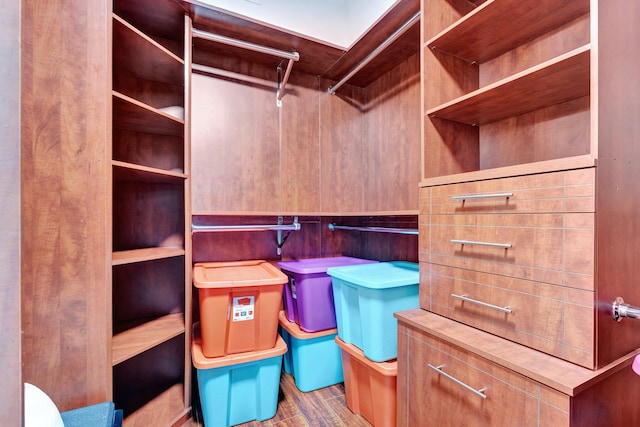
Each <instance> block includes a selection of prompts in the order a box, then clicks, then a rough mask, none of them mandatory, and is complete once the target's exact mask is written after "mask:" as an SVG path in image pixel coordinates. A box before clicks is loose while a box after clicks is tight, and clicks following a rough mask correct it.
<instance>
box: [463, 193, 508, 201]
mask: <svg viewBox="0 0 640 427" xmlns="http://www.w3.org/2000/svg"><path fill="white" fill-rule="evenodd" d="M496 197H513V193H492V194H463V195H462V196H452V197H451V199H452V200H467V199H492V198H496Z"/></svg>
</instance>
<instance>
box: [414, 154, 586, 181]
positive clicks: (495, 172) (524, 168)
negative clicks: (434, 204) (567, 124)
mask: <svg viewBox="0 0 640 427" xmlns="http://www.w3.org/2000/svg"><path fill="white" fill-rule="evenodd" d="M596 163H597V159H596V158H594V157H593V156H592V155H590V154H585V155H583V156H575V157H564V158H560V159H554V160H546V161H543V162H534V163H526V164H518V165H513V166H505V167H501V168H493V169H484V170H479V171H473V172H465V173H458V174H453V175H444V176H438V177H433V178H427V179H424V180H422V181H421V182H420V187H433V186H435V185H447V184H457V183H460V182H473V181H483V180H486V179H496V178H507V177H512V176H520V175H531V174H537V173H545V172H555V171H560V170H571V169H582V168H588V167H593V166H595V165H596Z"/></svg>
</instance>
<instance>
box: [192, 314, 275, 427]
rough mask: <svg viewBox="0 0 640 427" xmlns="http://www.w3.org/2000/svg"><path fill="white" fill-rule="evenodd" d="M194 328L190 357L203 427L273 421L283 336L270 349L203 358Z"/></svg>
mask: <svg viewBox="0 0 640 427" xmlns="http://www.w3.org/2000/svg"><path fill="white" fill-rule="evenodd" d="M196 326H199V325H197V324H196V325H194V339H193V345H192V352H191V354H192V360H193V364H194V366H195V367H196V371H197V378H198V391H199V394H200V405H201V407H202V416H203V419H204V425H205V427H229V426H234V425H237V424H243V423H246V422H249V421H253V420H257V421H265V420H268V419H270V418H273V417H274V416H275V415H276V412H277V410H278V391H279V389H280V374H281V371H282V357H283V354H284V353H286V352H287V345H286V343H285V341H284V340H283V339H282V337H278V339H277V341H276V346H275V347H274V348H273V349H269V350H260V351H253V352H247V353H236V354H231V355H228V356H223V357H215V358H206V357H204V355H203V353H202V347H201V343H200V337H199V333H198V332H199V331H198V330H196Z"/></svg>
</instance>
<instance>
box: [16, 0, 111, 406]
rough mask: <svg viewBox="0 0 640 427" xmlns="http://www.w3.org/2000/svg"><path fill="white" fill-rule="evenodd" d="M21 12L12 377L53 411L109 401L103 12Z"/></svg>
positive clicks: (51, 7)
mask: <svg viewBox="0 0 640 427" xmlns="http://www.w3.org/2000/svg"><path fill="white" fill-rule="evenodd" d="M108 3H109V2H104V1H73V2H68V1H67V2H61V1H52V2H47V3H46V4H45V3H42V2H35V1H23V2H22V86H21V91H22V92H21V95H22V106H21V113H22V133H21V139H22V144H21V150H22V163H21V167H22V178H21V179H22V193H21V195H22V249H21V251H22V252H21V256H22V260H21V266H22V280H21V283H22V289H21V296H22V305H21V309H22V329H23V331H24V335H23V343H22V344H23V346H22V369H23V380H24V381H27V382H30V383H33V384H35V385H37V386H38V387H40V388H42V389H43V390H44V391H45V392H46V393H47V394H48V395H49V396H50V397H51V398H52V399H53V401H54V402H55V403H56V404H57V406H58V408H59V409H60V410H63V411H64V410H68V409H72V408H78V407H81V406H86V405H88V404H93V403H99V402H102V401H105V400H109V398H110V395H111V379H110V367H109V366H108V365H109V364H108V354H109V350H110V348H109V342H110V336H111V330H110V314H109V311H110V307H111V296H110V293H109V292H108V290H109V288H110V282H111V276H110V267H109V265H110V261H109V258H110V256H111V250H110V238H109V237H108V230H109V228H110V225H109V221H110V211H111V205H110V203H108V200H109V197H108V194H107V192H108V191H109V181H110V180H109V176H110V173H111V165H110V157H111V153H110V149H109V147H110V142H109V141H110V140H111V131H110V129H111V127H110V117H111V103H110V97H111V87H110V81H111V80H110V73H111V71H110V68H111V67H110V59H109V58H110V55H111V45H110V41H109V31H110V30H109V28H110V16H111V11H110V4H108Z"/></svg>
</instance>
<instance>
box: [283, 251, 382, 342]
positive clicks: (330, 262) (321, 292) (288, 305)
mask: <svg viewBox="0 0 640 427" xmlns="http://www.w3.org/2000/svg"><path fill="white" fill-rule="evenodd" d="M376 262H377V261H373V260H368V259H361V258H351V257H346V256H341V257H331V258H307V259H299V260H292V261H280V262H279V263H278V267H280V269H281V270H282V272H283V273H285V274H286V275H287V276H288V277H289V283H288V284H286V285H285V287H284V294H283V297H284V310H285V315H286V317H287V320H288V321H290V322H295V323H297V324H298V325H299V326H300V329H302V330H303V331H306V332H318V331H324V330H326V329H333V328H335V327H336V310H335V306H334V302H333V287H332V286H331V276H329V275H327V269H328V268H330V267H344V266H348V265H358V264H371V263H376Z"/></svg>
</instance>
